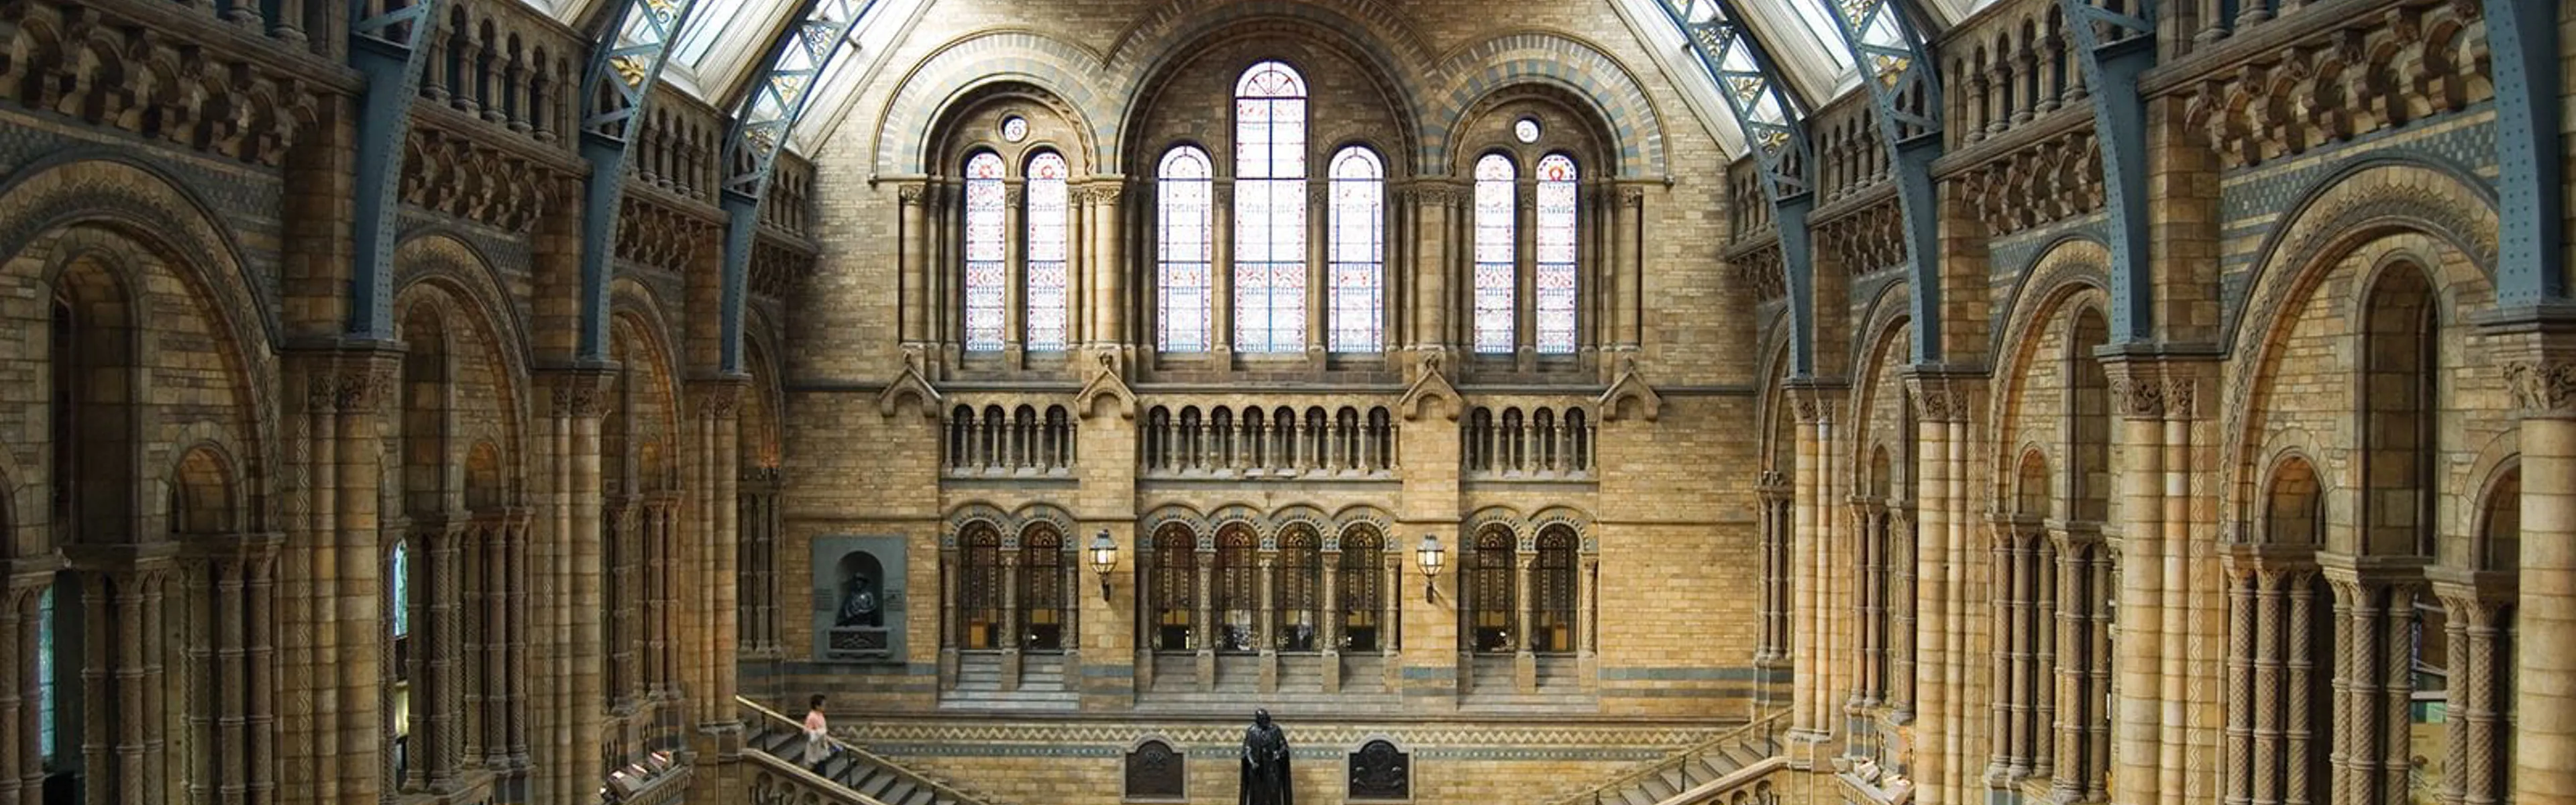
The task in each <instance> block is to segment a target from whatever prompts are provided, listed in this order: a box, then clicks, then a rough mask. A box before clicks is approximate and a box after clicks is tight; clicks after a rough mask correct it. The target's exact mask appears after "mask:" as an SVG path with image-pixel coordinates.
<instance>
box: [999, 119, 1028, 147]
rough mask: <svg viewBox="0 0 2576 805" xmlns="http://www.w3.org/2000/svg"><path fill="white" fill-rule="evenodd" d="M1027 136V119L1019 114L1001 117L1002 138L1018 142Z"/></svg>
mask: <svg viewBox="0 0 2576 805" xmlns="http://www.w3.org/2000/svg"><path fill="white" fill-rule="evenodd" d="M1028 138H1029V119H1028V118H1025V117H1021V116H1019V115H1012V116H1010V117H1006V118H1002V139H1004V140H1008V141H1010V142H1015V143H1016V142H1019V141H1021V140H1026V139H1028Z"/></svg>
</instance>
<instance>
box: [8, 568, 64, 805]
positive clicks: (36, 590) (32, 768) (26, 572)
mask: <svg viewBox="0 0 2576 805" xmlns="http://www.w3.org/2000/svg"><path fill="white" fill-rule="evenodd" d="M25 564H28V563H25V562H23V561H12V562H0V584H6V585H7V588H6V589H5V590H0V647H6V648H7V649H8V650H7V651H6V652H0V653H5V654H7V659H6V660H5V661H0V805H32V804H33V803H36V802H39V801H41V800H42V798H43V793H44V790H43V789H44V758H43V756H42V754H41V749H42V747H40V746H38V743H37V735H38V730H39V729H41V722H40V720H39V718H38V710H39V708H38V707H37V696H38V695H39V694H38V687H39V685H40V683H41V682H42V681H43V680H42V679H41V678H39V677H37V675H36V648H37V640H36V638H37V631H38V630H40V629H42V628H43V623H42V622H41V621H39V620H38V616H39V614H40V612H41V611H40V609H39V607H38V599H39V598H40V597H41V596H42V595H43V594H44V590H45V588H46V587H48V586H51V585H50V576H51V574H50V573H48V572H45V571H43V570H39V569H35V568H28V567H25V566H24V565H25Z"/></svg>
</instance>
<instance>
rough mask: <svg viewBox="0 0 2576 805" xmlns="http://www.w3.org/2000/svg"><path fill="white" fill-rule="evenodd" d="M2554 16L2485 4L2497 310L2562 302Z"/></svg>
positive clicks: (2548, 8)
mask: <svg viewBox="0 0 2576 805" xmlns="http://www.w3.org/2000/svg"><path fill="white" fill-rule="evenodd" d="M2557 14H2558V9H2557V4H2552V3H2542V2H2536V0H2486V18H2487V44H2488V46H2489V47H2490V48H2491V49H2492V50H2493V51H2494V54H2495V61H2494V64H2495V68H2494V69H2495V87H2496V166H2497V167H2498V168H2499V169H2500V170H2498V171H2497V176H2496V190H2497V195H2498V196H2499V197H2500V198H2499V199H2498V200H2499V201H2501V202H2502V203H2501V204H2500V205H2499V209H2501V210H2503V212H2504V215H2503V220H2502V222H2501V224H2500V225H2499V226H2498V227H2497V228H2498V229H2499V230H2500V231H2499V232H2498V233H2497V234H2498V235H2499V236H2500V237H2499V239H2498V245H2499V246H2501V247H2502V254H2499V255H2497V257H2498V258H2499V259H2498V265H2497V267H2496V303H2497V304H2499V305H2501V306H2504V307H2528V306H2533V305H2541V304H2545V303H2549V302H2559V301H2564V298H2565V296H2566V295H2567V287H2566V274H2565V272H2564V265H2563V264H2564V262H2565V260H2566V257H2565V253H2564V252H2563V251H2562V248H2563V246H2562V241H2561V240H2560V236H2561V230H2562V228H2563V227H2565V226H2566V218H2565V212H2564V211H2565V206H2564V202H2563V200H2562V198H2561V197H2560V195H2559V193H2560V192H2561V190H2560V185H2559V179H2560V177H2561V176H2562V175H2563V174H2564V172H2565V170H2566V168H2565V166H2563V165H2561V164H2560V162H2559V159H2560V154H2559V144H2558V138H2559V134H2558V119H2559V114H2560V110H2559V104H2560V100H2559V94H2558V93H2559V91H2560V90H2559V86H2558V81H2559V73H2558V69H2559V67H2558V34H2559V31H2558V20H2557Z"/></svg>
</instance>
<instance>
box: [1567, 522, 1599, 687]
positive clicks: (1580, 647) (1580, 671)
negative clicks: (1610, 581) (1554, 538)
mask: <svg viewBox="0 0 2576 805" xmlns="http://www.w3.org/2000/svg"><path fill="white" fill-rule="evenodd" d="M1576 561H1577V562H1578V566H1577V569H1576V571H1575V577H1574V583H1575V587H1576V595H1575V599H1574V622H1575V629H1574V634H1575V638H1574V641H1575V642H1574V645H1575V656H1576V658H1577V661H1578V663H1579V664H1578V667H1577V668H1576V669H1575V673H1576V675H1577V677H1578V678H1580V679H1581V680H1582V681H1583V685H1584V687H1586V688H1590V687H1592V686H1593V685H1594V684H1595V683H1596V682H1598V681H1599V680H1598V679H1595V677H1597V676H1598V675H1599V673H1600V662H1601V661H1600V658H1599V654H1600V650H1601V646H1600V635H1598V634H1595V633H1594V629H1596V628H1598V627H1599V626H1600V619H1599V618H1596V617H1593V614H1592V611H1593V609H1594V608H1595V607H1596V606H1598V604H1597V603H1596V602H1595V597H1596V596H1599V595H1600V594H1601V554H1599V553H1585V554H1582V555H1581V557H1580V558H1578V559H1577V560H1576Z"/></svg>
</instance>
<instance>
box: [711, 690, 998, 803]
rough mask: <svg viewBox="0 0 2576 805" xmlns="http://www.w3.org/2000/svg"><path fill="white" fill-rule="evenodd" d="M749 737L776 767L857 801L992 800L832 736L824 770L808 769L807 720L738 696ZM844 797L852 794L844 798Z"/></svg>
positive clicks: (747, 744) (746, 745)
mask: <svg viewBox="0 0 2576 805" xmlns="http://www.w3.org/2000/svg"><path fill="white" fill-rule="evenodd" d="M736 701H737V702H739V703H740V704H741V706H742V710H743V722H744V725H745V727H746V731H747V733H748V735H749V737H748V738H747V739H746V740H745V741H744V742H743V747H744V748H745V749H748V750H750V752H751V754H753V755H756V756H759V757H760V759H761V760H765V761H768V762H769V763H770V764H771V765H774V766H785V767H788V768H794V769H798V770H801V771H804V772H809V773H811V774H813V775H814V776H818V777H821V778H823V779H825V780H829V781H831V782H833V783H837V784H839V785H840V787H842V788H844V789H848V790H849V791H850V792H853V793H856V794H857V795H858V798H857V800H856V801H857V802H858V803H859V805H992V803H989V802H988V801H986V800H984V799H982V798H979V797H975V796H972V795H969V794H967V793H965V792H962V791H958V790H957V789H955V788H952V787H950V786H949V785H948V784H946V783H943V782H940V781H938V780H934V779H931V778H929V777H926V776H923V775H921V774H919V773H916V772H913V771H911V770H909V769H905V768H903V767H902V766H898V765H895V764H894V763H893V762H891V761H888V760H886V759H885V758H881V757H878V756H876V755H873V754H870V753H868V751H867V750H864V749H860V748H858V747H856V746H851V745H850V744H849V743H847V742H845V741H842V740H841V739H838V738H834V739H831V741H832V747H833V749H834V750H835V751H834V752H833V753H832V759H830V760H827V761H824V762H823V767H822V768H821V769H820V770H816V769H811V768H806V766H805V764H803V763H802V762H800V759H801V758H803V757H804V754H805V725H804V723H803V722H800V721H797V720H795V719H791V718H788V717H787V716H786V715H784V714H781V713H779V712H777V711H774V710H770V709H768V708H765V707H762V706H760V705H758V704H754V703H752V701H751V700H749V699H737V700H736ZM842 799H848V798H847V797H843V798H842Z"/></svg>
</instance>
